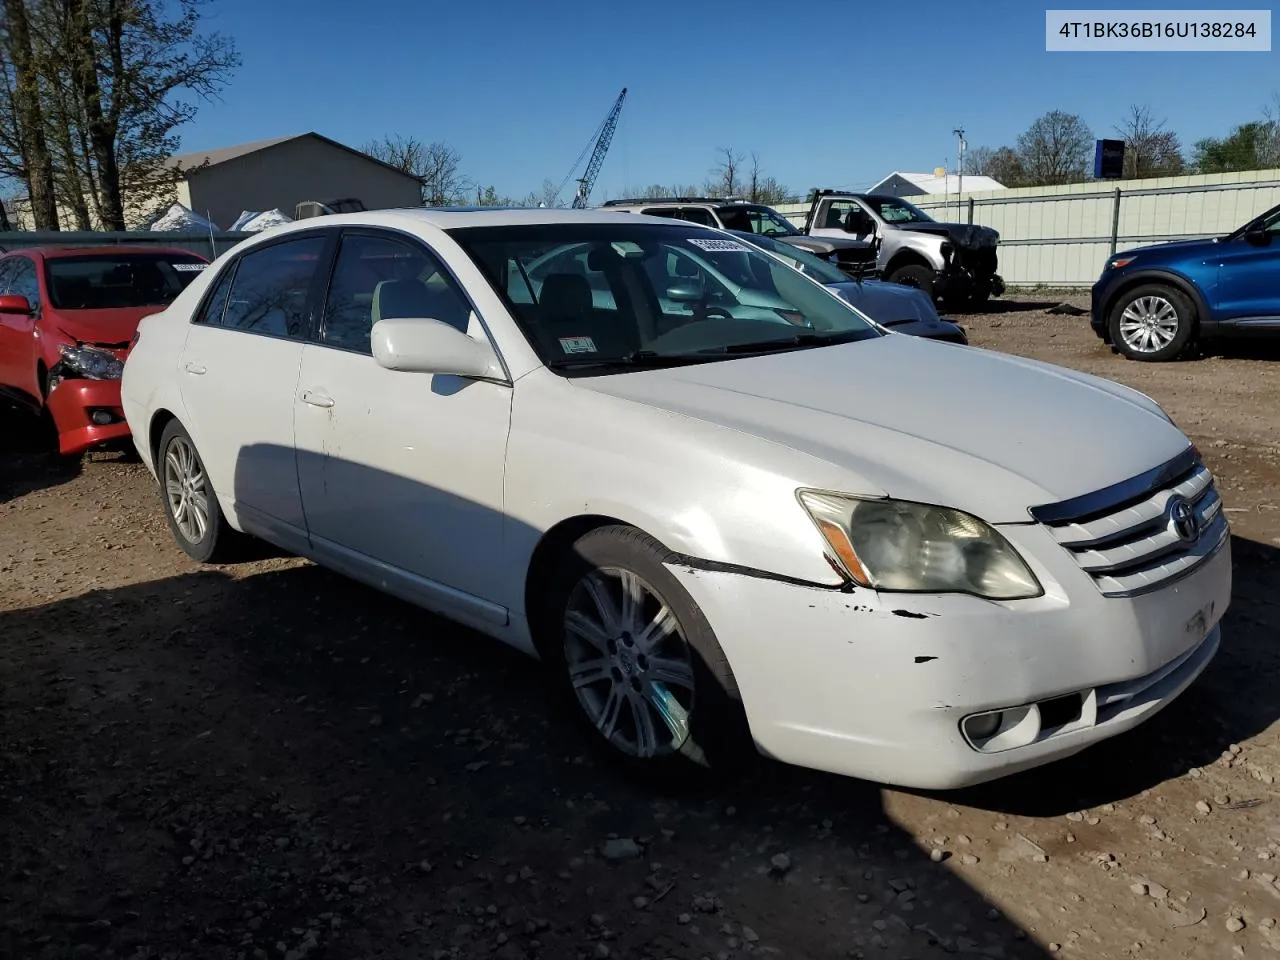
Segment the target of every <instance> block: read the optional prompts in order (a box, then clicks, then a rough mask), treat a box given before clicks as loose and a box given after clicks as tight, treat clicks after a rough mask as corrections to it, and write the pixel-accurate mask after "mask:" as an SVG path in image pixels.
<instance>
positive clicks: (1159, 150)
mask: <svg viewBox="0 0 1280 960" xmlns="http://www.w3.org/2000/svg"><path fill="white" fill-rule="evenodd" d="M1115 130H1116V133H1118V134H1119V135H1120V137H1121V139H1123V140H1124V176H1125V177H1126V178H1127V179H1141V178H1143V177H1176V176H1178V175H1179V174H1181V173H1182V172H1183V171H1184V170H1185V169H1186V161H1185V160H1183V158H1182V144H1181V143H1180V142H1179V140H1178V135H1177V134H1176V133H1174V132H1173V131H1172V130H1166V129H1165V121H1164V120H1160V121H1158V122H1157V121H1155V120H1153V119H1152V117H1151V110H1150V109H1149V108H1148V107H1145V106H1137V105H1136V104H1135V105H1134V106H1131V107H1130V108H1129V116H1128V117H1127V118H1126V119H1125V120H1124V122H1123V123H1120V124H1117V126H1116V128H1115Z"/></svg>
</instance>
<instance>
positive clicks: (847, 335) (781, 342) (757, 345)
mask: <svg viewBox="0 0 1280 960" xmlns="http://www.w3.org/2000/svg"><path fill="white" fill-rule="evenodd" d="M863 335H864V334H863V331H861V330H841V331H839V332H831V333H797V334H796V335H795V336H792V337H783V338H780V339H777V340H752V341H749V342H747V343H729V344H726V345H725V346H723V347H710V348H708V349H706V350H699V351H698V352H699V353H704V354H705V353H768V352H770V351H773V350H794V349H795V348H796V347H814V346H819V345H821V346H826V345H828V344H832V343H848V342H849V341H851V340H860V339H862V337H863Z"/></svg>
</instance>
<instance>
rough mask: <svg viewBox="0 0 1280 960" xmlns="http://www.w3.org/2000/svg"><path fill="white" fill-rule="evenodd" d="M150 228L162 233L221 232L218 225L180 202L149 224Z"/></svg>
mask: <svg viewBox="0 0 1280 960" xmlns="http://www.w3.org/2000/svg"><path fill="white" fill-rule="evenodd" d="M151 229H152V230H156V231H159V232H162V233H199V234H207V233H209V231H211V230H212V231H213V232H214V233H221V232H222V231H221V230H219V229H218V225H217V224H216V223H213V222H212V221H210V220H207V219H205V218H204V217H202V216H200V214H198V213H196V212H195V211H194V210H192V209H190V208H188V207H184V206H183V205H182V204H180V203H175V204H174V205H173V206H172V207H170V208H169V209H168V210H167V211H165V213H164V214H163V215H162V216H161V217H160V218H159V219H158V220H155V221H154V222H153V223H152V224H151Z"/></svg>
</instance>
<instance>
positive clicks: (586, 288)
mask: <svg viewBox="0 0 1280 960" xmlns="http://www.w3.org/2000/svg"><path fill="white" fill-rule="evenodd" d="M538 305H539V306H540V307H542V312H543V314H544V316H547V317H552V318H562V317H580V316H582V315H583V314H585V313H587V312H588V311H589V310H590V309H591V284H589V283H587V278H586V277H584V276H581V275H580V274H576V273H553V274H551V275H549V276H548V277H547V279H546V280H544V281H543V282H542V295H541V296H540V297H539V298H538Z"/></svg>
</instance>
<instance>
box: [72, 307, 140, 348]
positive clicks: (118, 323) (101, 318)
mask: <svg viewBox="0 0 1280 960" xmlns="http://www.w3.org/2000/svg"><path fill="white" fill-rule="evenodd" d="M163 309H164V305H163V304H160V305H158V306H152V307H117V308H113V309H111V310H57V311H54V312H53V313H52V314H51V316H50V319H51V320H52V324H53V326H54V327H56V328H57V329H58V330H61V331H62V333H64V334H65V335H66V336H68V337H70V338H71V339H72V340H75V341H77V342H79V343H93V344H99V345H101V346H111V347H120V346H128V344H129V341H130V340H132V339H133V334H134V332H135V331H136V330H137V329H138V324H139V323H141V322H142V318H143V317H146V316H150V315H151V314H153V313H159V312H160V311H161V310H163Z"/></svg>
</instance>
